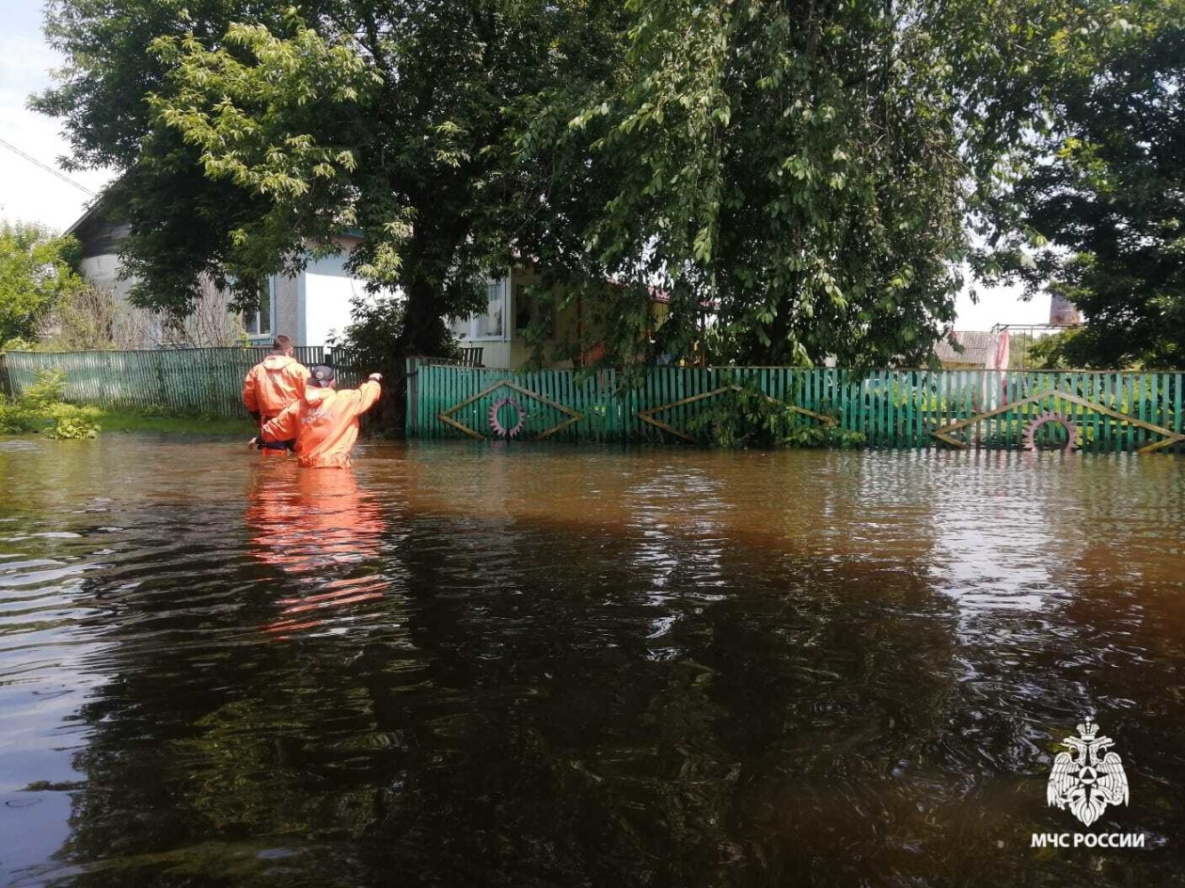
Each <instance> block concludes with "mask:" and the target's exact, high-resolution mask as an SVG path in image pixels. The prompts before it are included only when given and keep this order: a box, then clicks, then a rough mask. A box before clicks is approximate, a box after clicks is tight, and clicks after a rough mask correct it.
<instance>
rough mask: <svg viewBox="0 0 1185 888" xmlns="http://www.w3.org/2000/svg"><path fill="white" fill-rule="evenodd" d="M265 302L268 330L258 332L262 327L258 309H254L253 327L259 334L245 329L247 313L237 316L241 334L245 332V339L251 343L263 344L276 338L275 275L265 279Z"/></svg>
mask: <svg viewBox="0 0 1185 888" xmlns="http://www.w3.org/2000/svg"><path fill="white" fill-rule="evenodd" d="M267 301H268V329H267V330H259V327H260V326H262V325H261V324H260V311H259V309H258V308H257V309H255V327H256V329H257V330H259V332H257V333H252V332H251V331H250V330H249V329H248V328H247V312H243V313H242V314H241V315H240V316H239V320H240V321H241V323H242V324H243V332H245V333H246V334H247V338H248V339H249V340H251V341H252V342H256V341H260V342H263V341H267V340H269V339H274V338H275V336H276V276H275V275H269V276H268V279H267Z"/></svg>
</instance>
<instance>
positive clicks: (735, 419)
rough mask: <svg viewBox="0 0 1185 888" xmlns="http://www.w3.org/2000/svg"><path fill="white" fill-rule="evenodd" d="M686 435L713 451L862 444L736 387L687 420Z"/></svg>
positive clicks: (755, 392) (858, 438)
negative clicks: (696, 439)
mask: <svg viewBox="0 0 1185 888" xmlns="http://www.w3.org/2000/svg"><path fill="white" fill-rule="evenodd" d="M687 432H688V433H689V434H691V435H693V436H698V437H700V438H702V439H704V440H706V441H708V442H709V443H711V444H713V445H714V446H717V447H727V448H736V447H758V448H772V447H840V448H844V449H847V448H854V447H861V446H863V444H864V435H862V434H860V433H859V432H848V431H844V430H843V429H840V428H837V427H834V426H826V425H823V424H821V423H819V422H818V420H816V419H814V418H812V417H805V416H803V415H802V414H801V413H797V412H796V411H794V410H793V409H792V408H791V406H790V405H789V404H786V403H783V402H781V401H778V400H776V399H773V398H770V397H768V396H767V395H765V394H763V393H762V392H761V391H760V390H758V389H757V388H755V387H753V386H748V385H745V386H739V387H738V388H736V389H731V390H729V391H727V392H724V393H723V394H721V395H718V396H717V397H715V398H713V399H712V400H711V401H709V402H708V404H707V405H706V406H702V407H701V408H700V410H699V411H698V412H697V413H696V415H695V416H694V417H693V418H692V419H690V420H688V422H687Z"/></svg>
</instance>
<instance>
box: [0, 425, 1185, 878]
mask: <svg viewBox="0 0 1185 888" xmlns="http://www.w3.org/2000/svg"><path fill="white" fill-rule="evenodd" d="M356 456H357V457H358V460H357V463H356V465H355V468H354V470H353V471H352V472H340V471H333V470H322V471H302V470H299V469H297V467H296V466H295V464H294V463H292V462H289V461H286V460H274V459H263V460H261V459H260V458H258V457H256V456H255V455H254V454H252V453H250V452H249V451H247V450H246V448H245V447H243V446H242V444H241V443H240V442H238V441H210V440H204V441H198V442H193V441H190V442H186V441H184V440H180V439H177V438H154V437H148V436H141V437H136V436H123V437H120V436H114V435H112V436H106V437H102V438H100V439H99V440H97V441H94V442H81V443H80V442H53V441H40V440H31V439H0V484H2V486H3V493H2V495H0V718H2V720H3V721H2V724H3V729H2V731H0V874H3V876H4V878H3V880H2V882H0V883H3V884H14V885H20V886H27V885H55V884H62V885H78V886H121V888H122V886H149V885H151V886H158V885H177V886H223V885H227V886H231V885H233V886H255V885H267V886H288V885H309V886H339V885H340V886H369V885H375V886H386V885H396V884H421V883H423V884H432V885H476V884H481V885H487V884H488V885H506V886H528V885H564V886H568V885H589V886H601V885H620V886H634V885H638V886H642V885H645V886H685V885H708V886H714V885H721V886H731V885H739V886H740V885H743V886H748V885H762V886H764V885H787V886H789V885H794V886H805V885H812V886H832V885H834V886H882V885H891V886H898V885H900V886H905V885H909V886H918V885H933V886H948V885H950V886H993V888H996V886H1013V885H1017V886H1020V885H1053V886H1062V885H1065V886H1071V885H1124V886H1127V885H1131V886H1137V885H1139V886H1143V885H1158V886H1159V885H1172V884H1185V524H1183V523H1182V521H1181V506H1182V503H1185V461H1182V459H1181V458H1179V457H1171V456H1149V457H1132V456H1113V457H1107V456H1069V457H1063V456H1062V455H1060V454H1040V455H1036V456H1033V455H1030V454H1024V453H1004V452H990V453H979V454H976V453H946V452H838V451H819V452H811V451H793V452H780V453H763V452H740V453H727V452H715V451H701V450H693V449H683V450H676V449H667V450H632V451H623V450H620V449H614V448H606V449H601V448H596V447H574V446H560V445H557V446H532V445H512V446H510V447H508V448H507V447H501V446H498V445H492V446H491V445H484V444H473V445H470V444H464V443H445V444H439V445H431V444H424V443H419V444H416V443H413V444H410V445H402V444H383V445H370V446H366V447H362V448H360V449H359V451H358V452H357V453H356ZM1087 717H1092V718H1094V719H1095V721H1096V722H1097V723H1098V724H1099V725H1100V729H1101V730H1100V733H1102V734H1106V735H1107V736H1109V737H1111V738H1112V739H1114V741H1115V746H1114V751H1115V752H1117V753H1118V754H1119V755H1120V756H1121V757H1122V761H1123V764H1124V767H1125V768H1126V774H1127V779H1128V782H1129V785H1130V801H1129V803H1128V804H1127V805H1126V806H1112V807H1108V808H1107V810H1106V812H1105V813H1104V814H1103V816H1102V818H1101V819H1100V820H1099V822H1098V823H1096V824H1094V826H1093V827H1091V828H1090V829H1089V830H1087V829H1086V828H1085V827H1083V826H1082V825H1081V824H1080V823H1079V822H1078V821H1077V820H1076V819H1075V818H1074V816H1073V815H1072V814H1071V813H1070V812H1069V811H1068V810H1058V809H1056V808H1051V807H1048V806H1047V804H1046V783H1047V781H1048V779H1049V775H1050V769H1051V766H1052V764H1053V757H1054V755H1056V754H1057V753H1058V752H1060V751H1062V750H1063V749H1064V747H1063V746H1062V745H1061V741H1062V740H1063V739H1064V738H1065V737H1066V736H1073V735H1074V734H1075V726H1076V725H1077V724H1078V723H1079V722H1081V721H1083V720H1084V719H1085V718H1087ZM1063 832H1069V833H1073V832H1096V833H1142V834H1144V835H1145V836H1146V847H1145V848H1143V849H1117V850H1100V849H1087V848H1076V849H1048V848H1047V849H1040V848H1032V847H1031V837H1032V835H1033V834H1034V833H1063Z"/></svg>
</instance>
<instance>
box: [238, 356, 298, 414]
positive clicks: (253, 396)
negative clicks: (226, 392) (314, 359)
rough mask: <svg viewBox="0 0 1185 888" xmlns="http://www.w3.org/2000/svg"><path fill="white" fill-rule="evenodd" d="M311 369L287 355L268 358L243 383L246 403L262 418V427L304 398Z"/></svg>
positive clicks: (248, 407)
mask: <svg viewBox="0 0 1185 888" xmlns="http://www.w3.org/2000/svg"><path fill="white" fill-rule="evenodd" d="M308 378H309V368H308V367H306V366H305V365H304V364H302V363H300V361H297V360H296V359H295V358H290V357H288V356H287V355H268V356H267V357H266V358H264V359H263V360H262V361H260V362H259V363H258V364H256V365H255V366H254V367H252V368H251V369H250V371H248V373H247V378H246V379H244V380H243V404H244V405H246V407H247V410H248V412H250V413H258V414H259V415H260V424H261V425H262V424H263V423H265V422H267V421H268V420H269V419H274V418H275V417H277V416H279V415H280V414H281V413H283V412H284V409H285V408H286V407H287V406H288V405H289V404H292V403H294V402H296V401H299V400H300V398H301V396H302V395H304V384H305V380H306V379H308Z"/></svg>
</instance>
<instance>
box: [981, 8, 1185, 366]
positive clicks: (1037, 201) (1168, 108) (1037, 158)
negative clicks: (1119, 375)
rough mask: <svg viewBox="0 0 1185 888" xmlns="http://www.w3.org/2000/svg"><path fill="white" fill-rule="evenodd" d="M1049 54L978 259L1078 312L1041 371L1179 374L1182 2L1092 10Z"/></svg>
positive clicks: (1184, 94)
mask: <svg viewBox="0 0 1185 888" xmlns="http://www.w3.org/2000/svg"><path fill="white" fill-rule="evenodd" d="M1053 49H1054V50H1055V51H1054V52H1052V53H1051V54H1050V56H1049V57H1048V59H1046V60H1045V61H1043V63H1042V64H1041V66H1040V67H1039V69H1038V70H1037V72H1036V73H1039V74H1040V76H1041V78H1042V80H1043V82H1044V90H1045V92H1046V93H1047V95H1048V103H1049V107H1048V110H1047V120H1048V126H1047V127H1046V128H1045V129H1042V130H1035V131H1034V132H1033V133H1032V138H1030V139H1028V140H1026V141H1025V142H1024V143H1021V144H1018V145H1016V146H1015V149H1014V168H1015V178H1016V181H1015V185H1014V187H1013V188H1012V189H1010V190H1009V191H1008V192H1007V193H1006V194H1005V195H1004V196H1003V199H1002V200H1001V201H1000V202H999V203H998V204H997V205H996V206H994V207H993V213H992V221H993V222H994V223H995V224H996V226H997V227H998V231H997V233H996V235H995V237H994V239H993V243H992V248H991V249H990V250H986V251H984V253H983V254H982V255H981V256H980V257H979V261H980V263H981V265H982V267H983V269H984V270H985V271H986V273H987V275H988V277H989V279H992V278H1014V279H1019V280H1020V281H1022V282H1023V283H1024V284H1025V287H1026V289H1027V291H1028V292H1029V293H1030V294H1032V293H1035V292H1037V291H1038V290H1041V289H1043V288H1049V289H1051V290H1053V291H1055V292H1058V293H1060V294H1061V295H1063V296H1064V297H1066V298H1067V299H1069V300H1070V301H1072V302H1074V303H1075V304H1076V305H1077V306H1078V307H1079V308H1080V309H1081V310H1082V312H1083V313H1084V315H1085V318H1086V327H1085V329H1083V330H1081V331H1077V332H1075V333H1073V334H1069V335H1061V336H1059V337H1057V338H1056V339H1054V340H1052V341H1050V342H1046V341H1044V340H1043V341H1042V343H1041V345H1040V348H1041V350H1043V351H1047V352H1048V354H1047V355H1046V358H1047V359H1048V361H1049V363H1048V366H1071V367H1094V368H1125V367H1163V368H1185V228H1183V227H1182V226H1183V225H1185V204H1183V203H1182V197H1181V195H1182V189H1183V188H1185V153H1182V150H1181V146H1182V145H1183V144H1185V90H1183V89H1182V84H1183V83H1185V2H1181V0H1135V2H1131V3H1124V4H1114V5H1113V6H1110V7H1108V6H1103V7H1102V9H1101V12H1100V13H1099V14H1098V15H1097V16H1096V17H1095V21H1094V22H1093V26H1092V27H1090V28H1087V29H1082V30H1081V31H1075V32H1072V33H1070V34H1066V35H1063V38H1062V40H1061V41H1060V42H1059V43H1058V44H1055V45H1054V47H1053Z"/></svg>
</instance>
